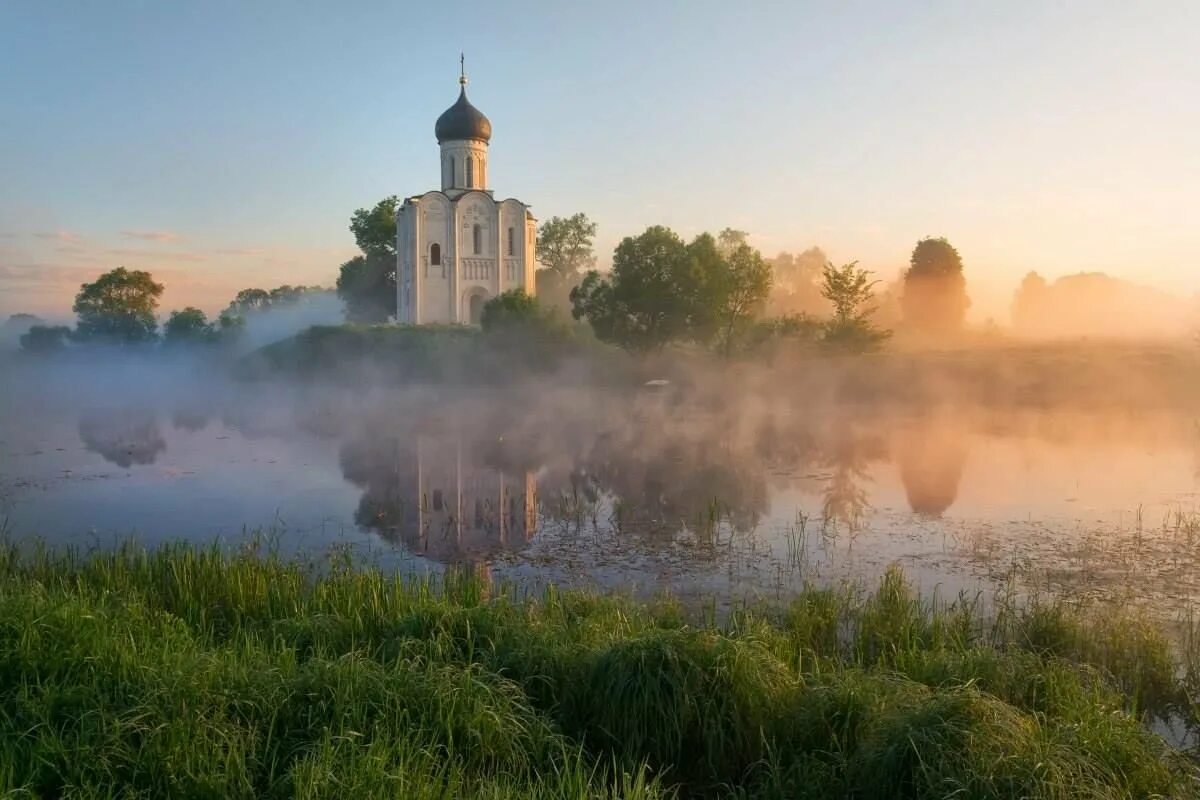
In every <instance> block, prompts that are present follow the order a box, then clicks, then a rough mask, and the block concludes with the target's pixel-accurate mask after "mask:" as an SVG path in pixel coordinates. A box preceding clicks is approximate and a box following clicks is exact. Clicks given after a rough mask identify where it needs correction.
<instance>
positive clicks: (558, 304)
mask: <svg viewBox="0 0 1200 800" xmlns="http://www.w3.org/2000/svg"><path fill="white" fill-rule="evenodd" d="M595 237H596V223H594V222H592V221H591V220H589V219H588V218H587V215H585V214H583V213H579V214H573V215H572V216H570V217H551V218H550V219H548V220H546V221H545V222H543V223H542V225H541V227H540V228H539V229H538V240H537V260H538V263H540V264H541V265H542V267H541V268H540V269H538V270H537V272H536V273H534V280H535V281H536V287H537V296H538V300H539V302H540V303H541V304H542V305H543V306H544V307H546V308H559V309H562V310H563V311H570V309H571V301H570V292H571V290H572V289H574V288H575V287H576V286H578V285H579V281H580V279H581V278H582V277H583V273H584V272H585V271H586V270H590V269H591V268H592V267H594V266H595V265H596V256H595V254H594V253H593V251H592V242H593V241H594V240H595Z"/></svg>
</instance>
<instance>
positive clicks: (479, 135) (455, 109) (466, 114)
mask: <svg viewBox="0 0 1200 800" xmlns="http://www.w3.org/2000/svg"><path fill="white" fill-rule="evenodd" d="M433 135H434V136H436V137H437V140H438V144H441V143H442V142H453V141H458V140H462V139H477V140H479V141H481V142H486V141H488V140H489V139H491V138H492V123H491V122H489V121H488V118H487V117H485V116H484V115H483V112H482V111H480V110H479V109H478V108H476V107H475V106H473V105H471V101H470V100H468V99H467V87H465V86H464V87H463V88H462V90H461V91H460V92H459V93H458V100H457V101H456V102H455V103H454V105H452V106H450V107H449V108H447V109H446V110H445V111H443V112H442V115H441V116H440V117H438V119H437V124H436V125H434V126H433Z"/></svg>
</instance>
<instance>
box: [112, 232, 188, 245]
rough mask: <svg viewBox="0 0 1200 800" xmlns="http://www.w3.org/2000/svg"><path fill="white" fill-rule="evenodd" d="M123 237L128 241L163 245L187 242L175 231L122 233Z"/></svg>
mask: <svg viewBox="0 0 1200 800" xmlns="http://www.w3.org/2000/svg"><path fill="white" fill-rule="evenodd" d="M121 235H122V236H124V237H125V238H126V239H141V240H143V241H147V242H162V243H163V244H174V243H177V242H182V241H185V237H184V236H182V235H181V234H178V233H176V232H175V231H133V230H126V231H121Z"/></svg>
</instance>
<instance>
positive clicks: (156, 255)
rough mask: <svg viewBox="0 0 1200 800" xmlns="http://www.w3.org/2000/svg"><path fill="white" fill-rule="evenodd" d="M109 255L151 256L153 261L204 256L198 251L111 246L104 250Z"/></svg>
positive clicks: (203, 258) (198, 259) (199, 259)
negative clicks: (178, 251)
mask: <svg viewBox="0 0 1200 800" xmlns="http://www.w3.org/2000/svg"><path fill="white" fill-rule="evenodd" d="M104 252H106V253H108V254H109V255H110V256H121V257H124V258H152V259H154V260H155V261H165V262H171V261H192V262H199V261H204V260H205V257H204V256H202V255H200V254H199V253H165V252H163V251H161V250H139V249H137V248H128V247H126V248H120V247H118V248H113V249H111V250H105V251H104Z"/></svg>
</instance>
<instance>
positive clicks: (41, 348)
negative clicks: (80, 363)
mask: <svg viewBox="0 0 1200 800" xmlns="http://www.w3.org/2000/svg"><path fill="white" fill-rule="evenodd" d="M70 335H71V329H70V328H68V327H67V326H66V325H33V326H31V327H30V328H29V330H27V331H26V332H25V333H23V334H21V349H22V350H24V351H26V352H28V353H38V354H40V355H45V354H47V353H57V352H60V351H62V350H65V349H66V347H67V339H68V338H69V337H70Z"/></svg>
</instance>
